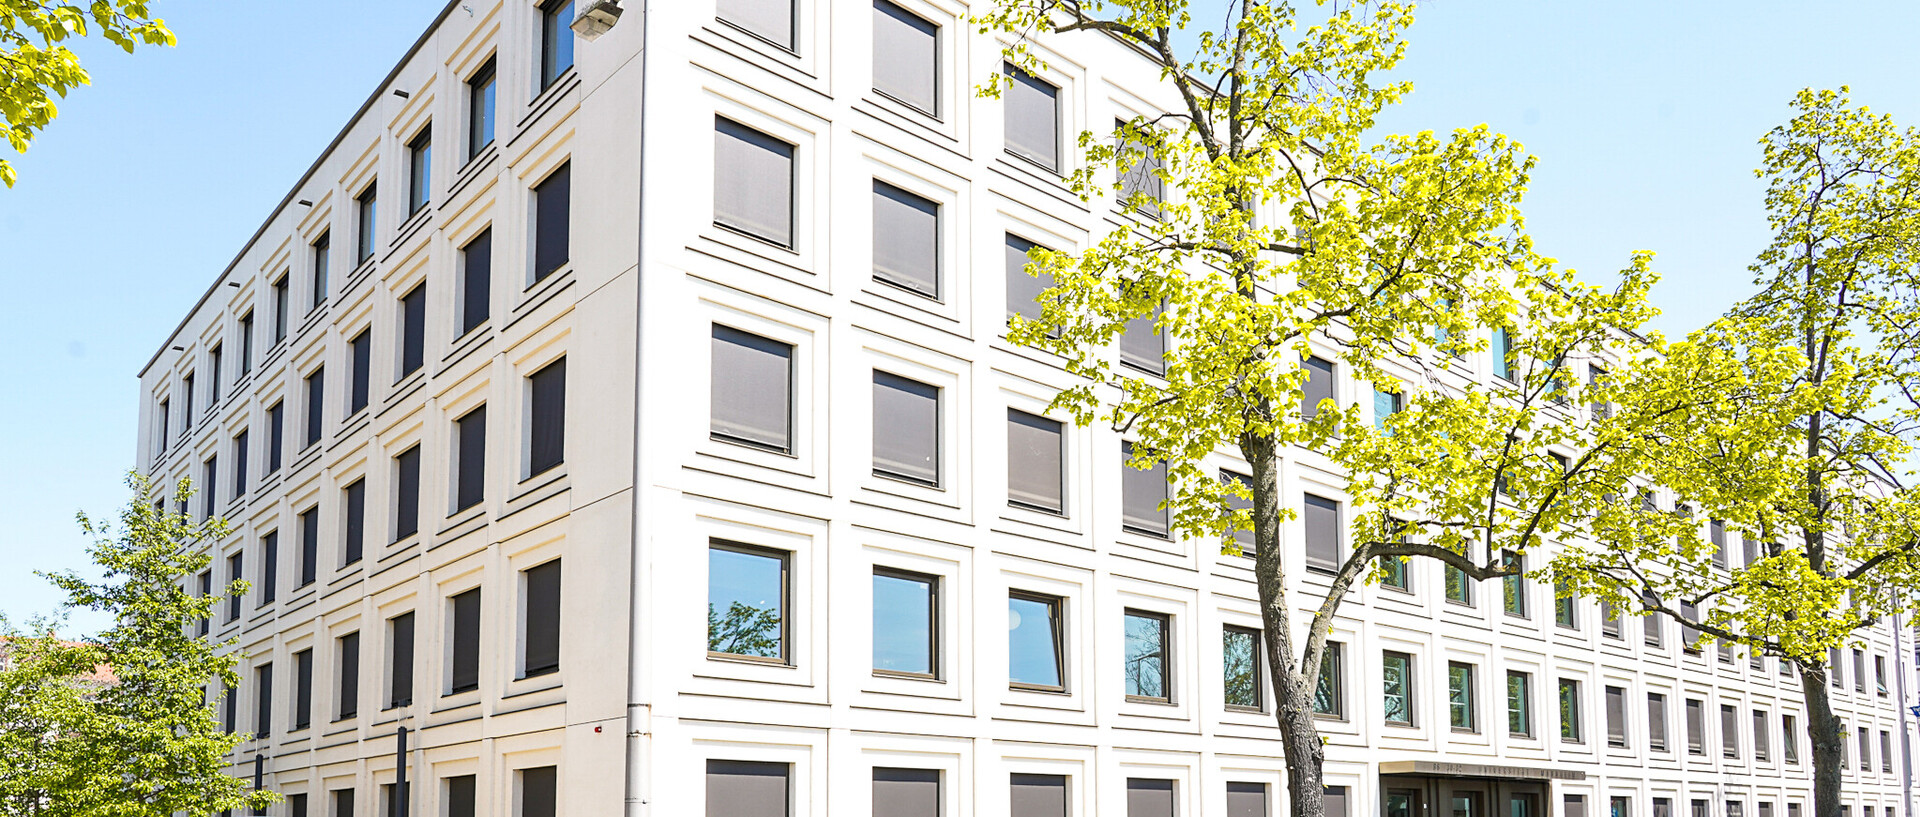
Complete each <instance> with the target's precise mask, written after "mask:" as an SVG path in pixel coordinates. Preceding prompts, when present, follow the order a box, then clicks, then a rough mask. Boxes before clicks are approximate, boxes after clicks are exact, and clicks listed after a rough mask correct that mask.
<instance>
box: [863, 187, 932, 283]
mask: <svg viewBox="0 0 1920 817" xmlns="http://www.w3.org/2000/svg"><path fill="white" fill-rule="evenodd" d="M873 277H874V280H877V281H881V282H883V283H888V284H892V285H894V286H897V287H899V288H901V289H904V290H907V291H908V292H912V293H914V294H916V295H924V296H926V297H928V298H933V299H935V300H938V299H939V298H940V205H939V204H937V203H935V202H933V201H932V200H931V199H928V198H926V197H924V196H919V195H915V194H913V193H909V192H907V191H905V190H902V189H900V188H898V187H895V186H893V185H891V184H887V183H886V182H883V181H880V180H879V179H875V180H874V181H873Z"/></svg>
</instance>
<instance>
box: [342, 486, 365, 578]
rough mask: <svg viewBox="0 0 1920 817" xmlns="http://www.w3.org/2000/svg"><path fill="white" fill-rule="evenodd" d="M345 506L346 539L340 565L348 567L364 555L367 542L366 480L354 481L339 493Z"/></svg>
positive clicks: (343, 543)
mask: <svg viewBox="0 0 1920 817" xmlns="http://www.w3.org/2000/svg"><path fill="white" fill-rule="evenodd" d="M341 493H342V494H344V495H345V496H344V497H343V498H344V499H345V500H346V506H347V523H346V525H345V528H346V539H345V541H343V542H342V543H341V547H340V564H341V565H342V566H346V565H350V564H353V563H355V562H358V561H360V558H361V556H362V555H364V554H365V553H366V542H367V480H366V478H365V477H362V478H360V479H356V480H354V481H353V484H351V485H348V486H347V487H346V488H345V489H344V490H342V491H341Z"/></svg>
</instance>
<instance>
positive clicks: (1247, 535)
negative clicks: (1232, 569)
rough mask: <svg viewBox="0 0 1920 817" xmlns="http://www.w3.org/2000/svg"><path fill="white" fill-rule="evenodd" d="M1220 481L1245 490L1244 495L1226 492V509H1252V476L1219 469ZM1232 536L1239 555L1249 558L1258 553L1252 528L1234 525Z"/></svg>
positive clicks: (1249, 510)
mask: <svg viewBox="0 0 1920 817" xmlns="http://www.w3.org/2000/svg"><path fill="white" fill-rule="evenodd" d="M1220 481H1221V482H1223V483H1227V484H1228V485H1238V486H1239V487H1240V489H1241V490H1243V491H1245V492H1246V496H1240V495H1239V494H1232V493H1229V494H1226V495H1225V496H1226V503H1227V510H1229V511H1247V512H1249V513H1251V512H1252V511H1253V477H1250V476H1247V475H1246V474H1241V473H1237V472H1234V471H1221V472H1220ZM1232 536H1233V543H1234V545H1236V546H1237V547H1239V548H1240V555H1241V556H1244V557H1246V558H1249V559H1251V558H1253V557H1255V556H1256V555H1258V554H1257V553H1256V552H1255V551H1256V550H1257V547H1256V543H1255V542H1254V538H1253V529H1252V528H1250V527H1248V528H1239V527H1236V528H1234V529H1233V534H1232Z"/></svg>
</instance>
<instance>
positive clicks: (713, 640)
mask: <svg viewBox="0 0 1920 817" xmlns="http://www.w3.org/2000/svg"><path fill="white" fill-rule="evenodd" d="M789 630H790V627H789V626H788V623H787V554H785V553H782V552H779V551H770V550H763V549H760V548H752V547H746V546H743V545H732V544H721V543H718V542H716V543H714V544H713V545H712V546H710V547H709V548H708V549H707V649H708V651H710V652H714V653H721V654H726V655H739V656H746V657H750V658H771V659H779V660H785V659H786V658H787V633H788V632H789Z"/></svg>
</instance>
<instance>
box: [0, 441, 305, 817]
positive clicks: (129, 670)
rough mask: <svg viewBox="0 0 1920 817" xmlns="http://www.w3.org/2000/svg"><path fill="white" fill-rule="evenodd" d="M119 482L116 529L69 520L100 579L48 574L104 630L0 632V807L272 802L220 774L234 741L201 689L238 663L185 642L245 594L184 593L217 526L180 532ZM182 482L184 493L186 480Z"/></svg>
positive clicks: (121, 815) (193, 807)
mask: <svg viewBox="0 0 1920 817" xmlns="http://www.w3.org/2000/svg"><path fill="white" fill-rule="evenodd" d="M128 484H129V485H130V486H132V488H133V489H134V499H133V501H132V502H130V503H129V504H128V505H127V506H126V508H125V509H124V510H122V511H121V513H120V525H119V527H118V528H113V527H109V526H107V525H103V524H96V523H95V522H93V521H92V520H90V519H88V518H87V517H86V515H84V514H82V515H81V516H80V526H81V528H82V529H83V530H84V531H86V532H87V534H88V535H89V536H92V537H94V539H95V542H94V545H93V546H92V548H91V550H90V552H91V553H92V555H93V559H94V562H95V563H96V564H97V565H98V566H99V567H100V568H101V570H102V571H103V573H104V578H103V580H102V581H100V582H98V583H95V582H91V581H88V580H86V579H84V578H81V577H80V576H78V575H75V574H72V573H68V574H62V575H50V576H48V578H49V579H51V580H52V581H53V582H54V583H55V584H56V585H58V586H59V587H60V588H61V589H62V590H65V591H66V592H67V594H68V597H69V599H70V604H71V605H72V606H74V607H82V608H87V609H92V610H99V611H102V612H106V613H109V614H111V615H112V617H113V622H114V623H113V625H112V626H111V627H109V628H108V629H107V630H106V631H105V632H103V633H101V634H100V635H99V636H97V637H95V638H92V639H88V640H86V641H82V642H68V641H62V640H60V639H59V638H57V637H55V635H54V633H53V632H52V628H51V627H50V626H47V625H45V623H44V622H43V623H42V624H41V625H40V626H37V627H35V628H33V631H30V632H17V631H11V630H9V631H8V633H7V636H6V641H7V647H8V651H9V655H8V660H7V662H6V664H5V666H4V667H0V726H4V728H0V813H3V814H7V815H34V817H69V815H71V816H72V817H135V816H136V815H167V814H187V815H210V814H213V813H215V812H219V811H223V810H227V809H237V808H264V807H266V806H267V805H268V804H269V803H271V802H273V801H275V800H277V799H279V798H278V797H277V796H276V795H274V794H273V793H271V792H266V791H252V790H249V788H248V785H247V784H246V783H245V782H244V781H242V780H240V779H239V778H235V777H232V776H229V775H227V774H225V773H224V772H223V771H222V768H223V766H224V764H225V758H226V756H227V754H228V753H229V752H231V751H232V750H233V747H234V746H235V745H237V744H238V743H239V742H240V741H241V740H242V739H243V737H244V736H243V735H238V734H228V733H225V732H223V731H222V730H221V728H220V724H219V722H218V721H217V720H216V719H215V717H214V714H213V710H212V709H211V708H210V706H209V704H208V700H207V697H206V690H207V688H208V686H209V685H217V686H218V687H219V688H220V689H222V690H231V689H233V688H234V686H235V685H236V684H238V683H239V676H238V674H237V673H236V672H235V671H234V665H235V662H236V660H237V659H236V657H235V656H234V654H233V653H231V652H225V653H222V652H219V651H218V648H217V647H216V646H215V645H213V644H210V643H208V642H207V641H206V640H205V639H201V638H196V637H193V636H190V635H188V633H189V632H191V631H192V628H193V626H194V625H195V624H196V623H197V622H199V621H201V620H203V619H205V618H207V617H208V616H209V615H210V614H211V613H212V610H213V605H214V604H215V602H216V601H218V600H219V599H221V598H223V597H225V596H227V595H230V594H234V593H239V592H242V591H243V590H244V589H245V587H246V585H245V583H244V582H235V583H234V584H232V585H230V586H228V587H227V588H226V589H225V590H224V592H221V593H217V594H208V595H206V596H197V595H194V594H192V593H190V592H188V591H187V589H186V583H187V580H188V578H189V577H191V576H193V575H195V574H197V573H198V572H199V571H200V570H202V569H204V568H205V567H206V566H207V564H208V563H209V561H210V560H211V558H212V557H211V556H210V555H208V553H207V552H206V551H204V550H201V549H199V548H198V547H197V543H199V542H204V541H207V540H210V539H217V538H218V536H219V534H220V532H221V530H223V528H224V524H223V523H220V522H218V521H214V522H211V523H202V524H190V523H189V522H188V521H187V520H186V519H185V518H183V517H182V516H180V515H179V514H174V513H167V512H165V511H162V510H160V509H158V508H156V507H154V505H153V504H152V499H151V498H150V495H149V491H148V485H147V482H146V480H145V479H144V478H142V477H138V476H134V477H130V478H129V479H128ZM180 488H181V493H180V495H181V496H186V495H188V493H187V492H188V490H189V488H188V485H187V484H186V483H185V482H182V483H181V486H180ZM219 646H221V647H230V646H232V643H231V642H229V643H228V644H224V645H219ZM228 694H230V693H228Z"/></svg>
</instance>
